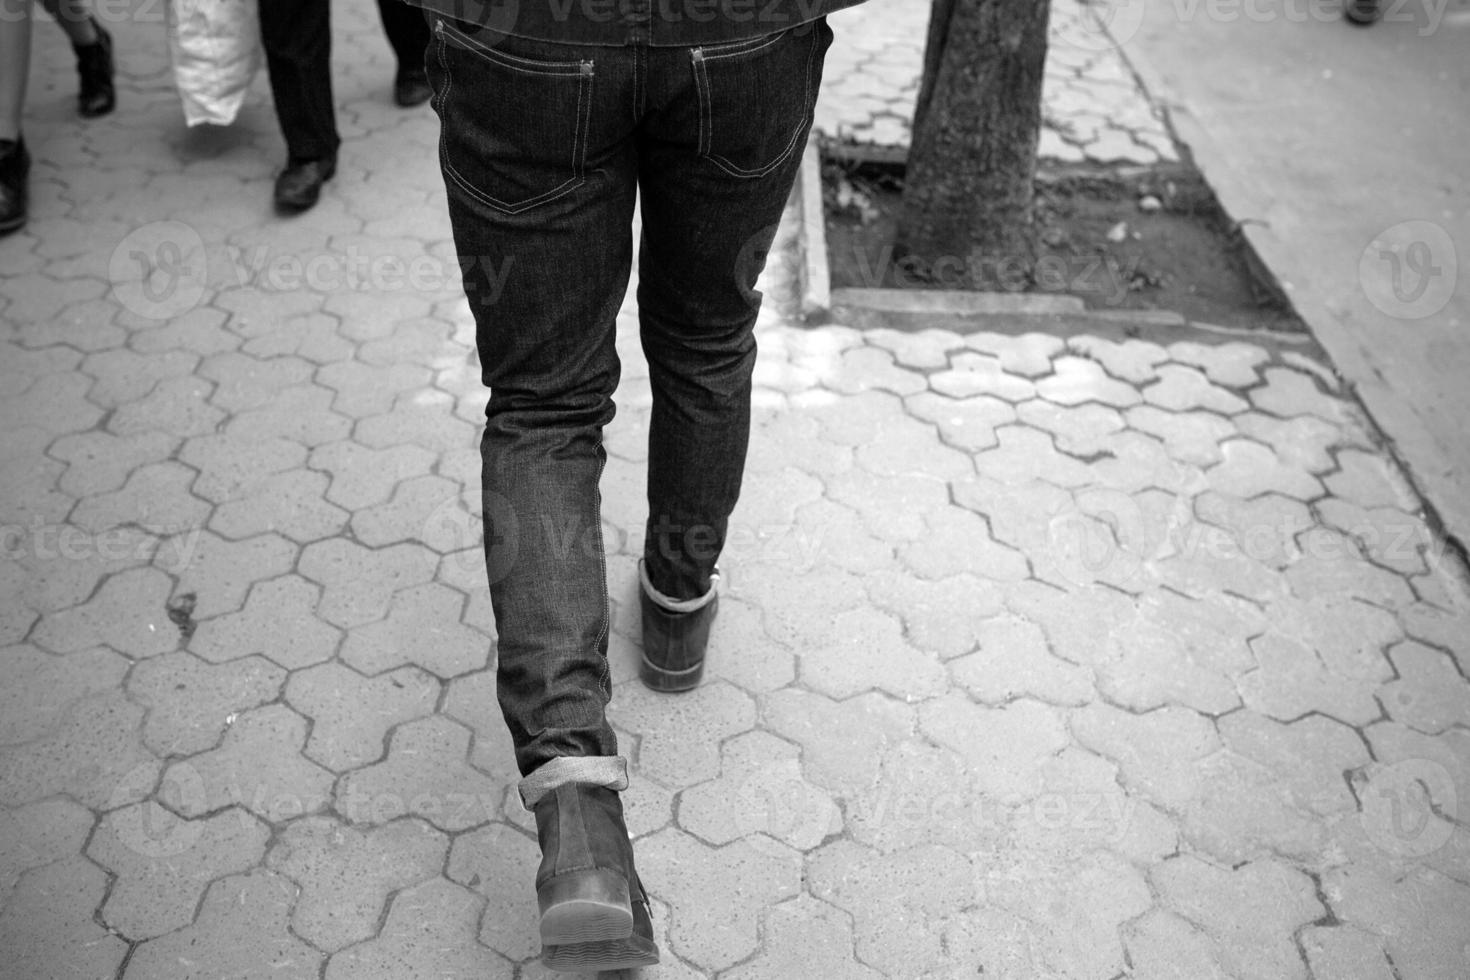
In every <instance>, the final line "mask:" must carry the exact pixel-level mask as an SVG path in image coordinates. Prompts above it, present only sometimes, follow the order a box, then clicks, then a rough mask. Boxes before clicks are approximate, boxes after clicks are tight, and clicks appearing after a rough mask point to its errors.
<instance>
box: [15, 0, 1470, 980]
mask: <svg viewBox="0 0 1470 980" xmlns="http://www.w3.org/2000/svg"><path fill="white" fill-rule="evenodd" d="M339 14H341V16H339V25H338V32H339V33H338V46H339V52H340V51H347V50H355V51H358V52H360V53H361V57H360V58H357V59H349V58H343V57H340V56H339V59H338V62H339V63H338V75H337V85H338V93H339V101H340V102H341V104H342V106H343V108H342V112H341V121H342V126H343V130H344V135H345V136H346V137H347V143H346V145H345V146H344V148H343V161H342V165H341V168H340V170H339V173H338V176H337V178H336V180H335V181H334V182H333V183H332V184H330V185H328V189H327V193H326V196H325V199H324V200H323V202H322V204H321V205H319V206H318V208H317V209H315V210H314V211H312V212H310V213H309V214H307V215H304V216H302V217H300V218H297V219H294V220H291V221H280V220H278V219H276V218H274V217H273V216H271V215H270V214H269V209H268V198H269V179H270V174H271V172H272V168H273V167H274V166H275V165H276V164H277V163H278V159H277V158H278V157H279V156H280V155H281V154H280V148H279V144H278V141H277V140H276V138H275V134H274V129H273V122H272V120H271V118H270V114H269V106H268V104H264V103H262V101H261V98H260V94H261V90H260V88H259V87H258V88H257V90H256V96H255V98H254V100H253V101H252V103H251V104H250V106H248V107H247V109H246V111H245V114H244V116H243V117H242V119H241V121H240V122H239V123H238V124H237V126H236V127H235V128H234V129H232V130H230V131H227V132H224V133H200V134H195V133H188V134H185V133H184V132H183V131H182V127H181V123H180V122H179V120H178V118H177V115H178V111H177V106H176V104H174V103H173V102H172V101H171V95H170V93H169V90H168V85H169V82H168V77H167V72H166V66H165V62H164V61H163V60H162V59H163V57H164V56H163V54H162V50H161V47H162V46H161V43H160V42H159V41H158V38H157V36H156V26H154V25H146V24H123V25H119V29H118V30H117V31H116V33H117V34H118V36H119V46H118V47H119V57H120V60H121V62H122V64H123V65H124V70H125V72H126V73H127V78H126V79H125V80H124V85H123V86H122V97H121V102H120V108H119V111H118V113H117V114H116V115H115V116H113V117H110V118H109V119H105V120H100V121H96V122H92V123H89V124H85V125H84V124H81V123H79V122H76V121H74V120H72V118H71V116H70V114H69V113H70V102H69V99H70V91H71V90H70V87H69V86H70V84H71V78H70V76H69V74H68V73H69V72H70V71H71V67H70V63H69V52H66V51H65V50H63V45H62V44H61V42H60V41H59V34H58V33H56V32H55V31H54V29H51V28H49V27H48V26H47V25H42V26H41V27H40V29H38V31H37V39H38V48H39V49H40V50H39V51H38V59H37V61H38V65H37V71H38V73H39V78H40V80H41V84H39V85H37V86H36V89H35V95H34V98H33V102H34V110H33V113H32V116H31V121H29V122H28V127H29V128H28V137H30V138H31V140H32V146H33V152H34V153H35V155H36V157H37V161H38V162H37V165H36V172H35V176H34V177H33V190H34V193H35V203H34V205H33V217H32V221H31V224H30V225H29V226H28V228H27V230H26V231H25V232H24V233H22V234H18V235H15V236H12V237H10V238H7V239H5V240H4V241H0V270H3V271H0V297H3V299H0V304H3V305H0V320H3V330H4V337H3V341H0V344H3V352H0V418H3V419H4V421H5V423H6V424H5V425H4V427H3V429H0V452H3V456H4V466H3V468H0V474H3V476H0V481H3V492H0V528H3V533H4V540H3V544H4V547H5V552H6V555H5V560H4V561H3V563H0V583H3V585H0V948H3V949H4V950H5V951H6V956H5V958H4V960H3V962H0V976H3V977H5V978H10V977H14V978H17V980H20V978H24V980H35V978H43V977H56V978H66V980H75V978H94V977H95V978H121V980H155V978H175V977H177V978H186V977H193V978H201V980H202V978H205V977H221V976H229V977H232V978H242V977H267V976H269V977H273V978H280V977H292V978H294V977H302V978H318V977H326V978H328V980H336V978H343V980H347V978H350V980H373V978H379V977H381V978H384V980H390V978H391V980H402V978H409V977H439V978H446V977H453V978H459V977H463V978H471V977H474V978H484V977H504V978H528V980H529V978H540V977H546V976H549V974H548V973H547V971H546V970H545V969H544V968H543V967H541V966H540V965H539V964H538V963H537V962H536V956H537V954H538V949H537V948H536V942H535V938H534V936H535V933H534V927H533V908H534V905H533V902H532V896H533V892H532V887H531V879H532V875H533V873H534V868H535V864H536V860H537V849H536V844H535V837H534V827H533V826H532V824H531V822H530V821H529V819H528V815H527V814H525V813H524V812H523V811H521V809H520V807H519V804H518V802H517V801H516V797H515V793H514V782H515V778H516V773H515V767H514V763H513V760H512V758H511V753H510V746H509V739H508V736H507V734H506V732H505V729H504V726H503V723H502V722H501V720H500V718H499V713H498V709H497V708H496V705H495V702H494V676H493V665H494V622H493V616H492V613H491V610H490V604H489V601H488V593H487V589H486V587H485V570H484V567H483V564H482V559H481V557H480V552H479V536H480V522H479V517H478V516H477V515H476V514H475V513H474V512H473V509H472V508H471V507H470V506H469V505H470V502H471V501H473V500H476V499H477V495H476V479H477V476H476V474H477V473H478V458H477V451H476V435H477V420H478V419H479V417H480V414H481V412H482V410H483V405H484V393H483V391H482V390H480V388H479V383H478V372H477V367H476V364H475V360H474V354H473V349H472V339H473V327H472V322H471V320H470V317H469V310H468V305H467V302H466V300H465V299H464V298H463V297H462V296H461V295H460V293H459V287H458V280H457V266H456V265H455V264H454V262H453V249H452V246H451V244H450V241H449V232H448V226H447V221H446V219H445V212H444V208H443V202H442V189H441V187H440V185H439V177H438V174H437V170H436V168H435V166H434V153H433V149H434V145H435V138H436V124H435V122H434V120H433V118H432V116H431V115H430V114H428V113H427V112H426V111H416V112H404V111H402V110H398V109H396V108H394V107H392V106H391V105H390V103H389V95H388V87H389V81H390V77H391V59H390V58H389V56H388V54H387V48H386V45H385V44H384V43H383V41H382V40H381V38H380V37H379V36H378V33H377V32H378V28H377V24H376V22H375V20H374V19H373V16H374V15H373V12H372V11H371V10H367V11H339ZM839 27H840V25H839ZM348 62H351V63H348ZM258 84H259V83H258ZM190 236H194V237H190ZM196 242H197V245H196ZM185 246H187V247H185ZM175 249H176V250H177V251H175ZM191 249H192V250H191ZM133 253H140V254H142V255H143V256H144V258H145V259H151V260H152V263H153V264H152V267H151V272H148V271H147V270H146V269H143V268H142V267H140V266H138V265H137V263H136V261H134V260H133ZM395 263H396V264H395ZM313 269H315V270H316V271H315V273H313V272H312V271H311V270H313ZM413 270H417V272H418V276H419V278H418V279H416V280H413V281H410V279H411V277H412V274H413ZM788 271H789V268H788V266H787V264H786V263H784V262H782V261H776V262H774V263H773V264H772V267H771V268H770V270H768V276H767V288H768V290H769V292H770V293H771V302H769V303H768V307H767V312H766V313H765V314H764V315H763V318H762V321H761V325H760V327H759V341H760V361H759V364H758V367H757V374H756V386H757V387H756V396H755V431H754V433H753V439H752V449H751V456H750V461H749V467H748V475H747V480H746V489H745V492H744V495H743V497H742V500H741V503H740V506H739V508H738V510H737V512H736V514H735V516H734V518H733V520H732V529H731V537H730V545H729V548H728V550H727V554H726V556H725V559H724V561H723V566H724V570H725V573H726V575H725V595H724V599H723V600H722V603H721V612H720V617H719V619H718V620H717V622H716V624H715V627H714V634H713V638H712V653H711V659H710V662H709V669H708V673H707V679H706V681H705V683H704V684H703V686H702V687H701V688H699V689H698V690H697V691H695V692H693V693H690V694H688V695H684V696H679V697H668V696H660V695H655V694H652V693H650V692H648V691H646V690H645V689H643V688H642V687H641V685H640V684H639V682H638V680H637V677H636V664H637V657H638V648H637V637H638V635H639V622H638V604H637V602H636V589H637V584H636V583H637V577H636V564H635V561H636V556H637V555H638V554H639V553H640V552H641V540H640V538H639V535H640V534H641V533H642V530H641V528H642V520H643V514H642V508H643V506H644V504H643V494H642V482H643V474H642V465H643V460H644V458H645V448H646V447H645V443H646V426H647V418H648V405H649V403H650V399H651V393H650V391H649V387H648V381H647V372H646V368H645V367H644V365H643V363H642V359H641V353H640V352H639V350H638V345H637V342H636V311H635V309H634V308H633V306H632V303H631V298H630V300H629V301H628V303H627V304H625V306H624V308H623V310H622V312H621V314H620V316H619V349H620V353H621V354H622V356H623V361H624V380H623V383H622V387H621V389H620V392H619V396H618V405H619V411H618V416H617V418H616V420H615V421H614V423H613V424H612V426H611V427H610V429H609V430H608V432H607V438H606V444H607V448H608V452H609V459H608V464H607V469H606V474H605V478H604V497H605V519H604V528H603V531H604V538H605V540H606V541H607V543H608V551H609V587H610V593H611V596H612V602H613V606H614V620H613V622H614V635H613V637H612V641H611V652H610V659H611V663H612V670H613V678H614V681H615V692H614V699H613V703H612V707H611V717H612V721H613V724H614V726H615V728H616V729H617V731H618V733H619V737H620V740H621V743H622V745H623V747H624V749H625V750H626V751H627V753H628V754H629V755H630V757H631V760H632V769H633V779H632V786H631V788H630V789H629V791H628V792H627V794H626V795H625V801H626V805H627V809H628V824H629V828H630V831H631V832H632V833H633V834H634V835H635V837H636V839H637V851H638V855H639V866H640V872H641V875H642V877H643V878H644V881H645V884H646V886H647V888H648V890H649V892H650V894H651V897H652V900H653V906H654V919H655V927H656V930H657V933H658V939H659V942H660V945H661V947H662V950H663V963H662V964H661V965H660V966H659V967H657V968H653V969H649V970H646V971H643V975H644V976H647V977H658V978H680V980H683V978H715V977H718V978H721V980H726V978H729V980H736V978H738V980H747V978H759V977H771V978H781V980H786V978H790V977H794V976H809V975H810V976H832V977H840V978H844V980H846V978H878V977H891V978H903V980H919V978H924V980H930V978H933V980H940V978H944V980H948V978H957V977H961V976H977V975H981V974H983V975H984V976H986V977H995V978H1005V980H1120V978H1138V980H1166V978H1187V980H1205V978H1222V980H1223V978H1232V980H1257V978H1259V980H1298V978H1300V980H1307V978H1313V980H1359V978H1362V980H1391V978H1397V980H1459V978H1463V977H1464V976H1465V975H1466V974H1467V973H1470V828H1467V818H1466V815H1465V807H1466V805H1467V804H1466V802H1465V801H1467V800H1470V682H1467V680H1466V675H1467V673H1470V628H1467V627H1470V587H1467V581H1466V577H1465V575H1464V571H1463V569H1462V568H1461V566H1460V565H1459V564H1458V561H1457V559H1456V558H1455V556H1454V555H1452V554H1448V553H1446V551H1445V549H1444V547H1443V543H1442V541H1441V540H1440V539H1439V538H1438V537H1437V536H1436V534H1435V531H1434V529H1433V528H1432V527H1431V526H1429V524H1428V523H1427V522H1426V520H1425V518H1424V516H1423V514H1422V511H1421V506H1420V502H1419V501H1418V500H1417V499H1415V498H1414V497H1413V495H1412V494H1411V493H1410V492H1409V491H1408V489H1407V486H1406V484H1405V482H1404V481H1403V479H1402V477H1401V475H1400V473H1399V471H1398V470H1397V468H1396V466H1395V464H1394V462H1393V460H1392V458H1391V457H1390V456H1389V455H1388V454H1386V453H1385V451H1384V448H1383V444H1382V441H1381V440H1380V438H1379V436H1378V434H1377V433H1376V432H1375V431H1374V429H1373V428H1372V427H1371V425H1370V424H1369V423H1368V421H1367V420H1366V419H1365V418H1364V416H1363V414H1362V413H1361V411H1360V409H1359V408H1358V406H1357V404H1356V403H1355V402H1354V401H1353V400H1352V399H1351V398H1350V397H1348V396H1347V395H1346V394H1345V393H1344V392H1343V391H1342V390H1340V388H1339V387H1338V386H1337V383H1336V381H1335V376H1334V375H1333V373H1332V371H1331V370H1330V368H1329V367H1328V366H1326V365H1325V364H1324V363H1323V361H1322V360H1321V357H1320V354H1318V353H1317V352H1316V349H1315V348H1314V347H1313V346H1312V345H1310V344H1306V343H1302V342H1299V341H1294V340H1292V339H1290V338H1265V337H1253V336H1250V335H1244V334H1239V333H1235V334H1229V335H1226V334H1222V333H1221V332H1219V331H1214V330H1209V329H1205V328H1199V327H1188V326H1175V327H1171V326H1167V325H1165V326H1159V325H1156V324H1149V323H1145V322H1142V321H1135V320H1133V319H1130V318H1129V315H1128V314H1107V315H1097V316H1093V315H1089V316H1085V317H1076V318H1070V319H1068V320H1067V321H1066V323H1065V327H1066V329H1061V327H1062V326H1064V324H1062V323H1061V322H1060V321H1054V320H1049V319H1042V318H1027V317H1023V316H1015V317H993V318H990V319H989V320H987V321H986V322H985V324H984V328H983V329H977V330H975V331H972V332H968V333H959V332H953V331H949V330H943V329H926V330H920V331H915V332H899V331H893V330H865V331H858V330H854V329H850V328H848V327H846V326H843V325H840V324H833V325H826V326H821V327H815V328H806V327H802V326H798V325H795V324H793V323H791V322H788V321H786V320H785V319H783V317H782V315H781V314H782V311H783V310H784V309H787V308H789V306H790V303H789V302H787V300H788V299H789V297H785V298H783V289H787V288H788V287H789V283H786V282H784V281H783V275H785V274H786V273H787V272H788ZM313 275H315V276H316V278H315V279H313V278H312V277H313ZM160 277H162V278H160ZM165 286H167V287H168V288H164V287H165ZM630 297H631V292H630Z"/></svg>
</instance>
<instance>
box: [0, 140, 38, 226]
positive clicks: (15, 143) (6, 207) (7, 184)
mask: <svg viewBox="0 0 1470 980" xmlns="http://www.w3.org/2000/svg"><path fill="white" fill-rule="evenodd" d="M30 173H31V155H30V154H29V153H27V152H26V141H25V140H24V139H22V138H21V137H19V136H17V137H16V138H15V139H14V140H0V235H8V234H10V233H11V232H12V231H19V230H20V229H21V227H22V226H24V225H25V223H26V211H27V204H28V202H29V198H28V196H27V193H28V192H27V185H26V182H27V180H28V178H29V177H30Z"/></svg>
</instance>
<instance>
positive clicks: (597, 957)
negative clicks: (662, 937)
mask: <svg viewBox="0 0 1470 980" xmlns="http://www.w3.org/2000/svg"><path fill="white" fill-rule="evenodd" d="M632 902H633V934H632V935H631V936H629V937H628V938H627V939H608V940H604V941H602V942H594V943H572V944H570V945H562V946H546V947H544V948H543V949H542V950H541V962H542V963H544V964H545V965H546V967H547V969H550V970H559V971H561V972H562V973H600V972H602V971H604V970H636V969H638V968H639V967H644V966H653V965H654V964H655V963H657V962H658V943H657V942H656V941H655V940H654V938H653V917H652V916H651V915H650V914H649V909H648V895H647V893H645V892H644V891H643V882H641V881H639V880H638V875H637V874H636V873H635V874H634V875H633V890H632Z"/></svg>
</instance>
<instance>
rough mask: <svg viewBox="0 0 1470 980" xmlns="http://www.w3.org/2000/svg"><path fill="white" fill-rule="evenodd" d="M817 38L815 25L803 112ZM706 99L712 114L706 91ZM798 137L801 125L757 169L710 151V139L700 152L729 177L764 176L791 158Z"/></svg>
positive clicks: (808, 108)
mask: <svg viewBox="0 0 1470 980" xmlns="http://www.w3.org/2000/svg"><path fill="white" fill-rule="evenodd" d="M816 23H817V22H816V21H812V24H813V25H815V24H816ZM784 36H785V35H784V34H781V35H777V37H776V38H775V39H773V40H772V41H770V42H769V43H771V44H774V43H775V41H776V40H779V39H780V38H781V37H784ZM817 39H818V35H817V31H816V29H815V27H813V30H812V45H811V48H810V49H809V50H808V51H807V55H806V84H805V86H804V92H805V95H806V98H805V103H806V108H805V110H804V111H805V112H810V111H811V109H812V62H813V60H815V58H816V55H817V47H818V45H817ZM762 47H764V45H762ZM750 50H752V51H758V50H760V48H751V49H750ZM745 53H746V52H744V51H738V52H733V53H732V54H730V55H719V56H718V57H733V55H734V54H745ZM701 56H703V55H701ZM706 100H707V102H708V103H709V106H710V109H709V115H711V116H713V115H714V100H713V96H710V95H708V94H707V93H706ZM703 122H704V120H703V119H701V120H700V123H701V130H703ZM800 137H801V127H798V128H797V130H796V132H794V133H792V134H791V140H790V141H789V142H788V143H787V144H786V148H785V149H784V150H782V151H781V154H780V155H779V156H778V157H776V159H775V160H773V161H771V163H769V164H767V165H766V166H764V167H762V168H761V169H759V170H746V169H745V168H743V167H737V166H736V165H735V164H734V162H732V161H731V160H730V159H729V158H728V157H724V156H720V155H719V154H717V153H714V152H712V151H711V147H710V143H711V142H712V140H710V139H706V141H705V143H704V144H703V145H704V147H705V149H704V150H702V151H701V152H702V153H703V155H704V157H705V158H706V159H708V160H709V162H710V163H713V164H714V165H715V166H717V167H719V168H720V169H721V170H723V171H725V172H726V173H727V174H729V175H730V176H731V177H740V178H754V177H764V176H766V175H767V174H769V173H771V172H772V171H773V170H775V169H776V168H777V167H779V166H781V165H782V164H783V163H785V162H786V161H787V160H789V159H790V158H791V153H792V151H793V150H795V149H796V144H797V143H798V142H800Z"/></svg>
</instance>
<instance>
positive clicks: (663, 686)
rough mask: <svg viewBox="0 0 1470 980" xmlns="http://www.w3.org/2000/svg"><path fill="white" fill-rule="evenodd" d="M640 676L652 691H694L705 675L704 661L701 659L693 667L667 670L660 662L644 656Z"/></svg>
mask: <svg viewBox="0 0 1470 980" xmlns="http://www.w3.org/2000/svg"><path fill="white" fill-rule="evenodd" d="M638 677H639V679H640V680H642V681H643V684H644V686H645V687H647V688H648V689H649V690H652V691H665V692H668V693H671V694H673V693H678V692H682V691H692V690H694V689H695V688H696V687H698V686H699V682H700V680H701V679H702V678H703V677H704V661H702V660H701V661H700V662H699V663H697V664H695V665H694V666H693V667H687V668H685V669H684V670H666V669H665V668H663V667H660V666H659V665H658V664H656V663H654V662H652V661H651V660H649V659H648V657H647V655H644V657H643V666H642V668H641V669H640V670H639V673H638Z"/></svg>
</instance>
